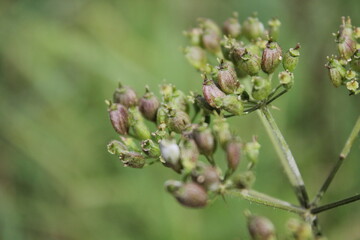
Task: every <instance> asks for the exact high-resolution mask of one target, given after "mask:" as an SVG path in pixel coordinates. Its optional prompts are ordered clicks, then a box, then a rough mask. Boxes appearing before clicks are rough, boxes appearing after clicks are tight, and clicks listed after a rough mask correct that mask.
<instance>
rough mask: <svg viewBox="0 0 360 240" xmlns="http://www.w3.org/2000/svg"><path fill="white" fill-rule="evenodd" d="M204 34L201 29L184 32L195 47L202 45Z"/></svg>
mask: <svg viewBox="0 0 360 240" xmlns="http://www.w3.org/2000/svg"><path fill="white" fill-rule="evenodd" d="M202 34H203V30H202V29H201V28H192V29H190V30H189V31H186V32H184V35H185V36H187V37H188V38H189V40H190V43H191V45H193V46H199V45H200V44H201V36H202Z"/></svg>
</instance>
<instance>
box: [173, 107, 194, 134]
mask: <svg viewBox="0 0 360 240" xmlns="http://www.w3.org/2000/svg"><path fill="white" fill-rule="evenodd" d="M168 117H169V118H168V127H169V129H170V130H171V131H173V132H176V133H182V132H183V131H184V130H185V129H186V128H188V127H189V126H190V124H191V120H190V117H189V115H188V114H187V113H186V112H183V111H181V110H177V109H171V110H170V112H169V115H168Z"/></svg>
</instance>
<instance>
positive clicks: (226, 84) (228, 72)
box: [217, 61, 240, 94]
mask: <svg viewBox="0 0 360 240" xmlns="http://www.w3.org/2000/svg"><path fill="white" fill-rule="evenodd" d="M217 83H218V85H219V87H220V89H221V90H222V91H223V92H225V93H227V94H231V93H234V92H235V91H237V90H238V89H239V87H240V82H239V81H238V80H237V76H236V72H235V69H234V67H233V66H232V65H231V64H230V63H224V62H223V61H222V62H221V63H220V66H219V71H218V74H217Z"/></svg>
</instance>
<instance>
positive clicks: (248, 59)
mask: <svg viewBox="0 0 360 240" xmlns="http://www.w3.org/2000/svg"><path fill="white" fill-rule="evenodd" d="M260 65H261V59H260V58H259V56H258V55H254V54H252V53H250V52H249V51H248V50H246V49H245V52H244V54H243V55H241V59H240V61H239V63H238V66H239V68H240V69H241V71H243V72H245V73H246V74H248V75H250V76H254V75H257V74H258V73H259V71H260Z"/></svg>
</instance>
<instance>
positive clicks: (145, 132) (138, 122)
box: [129, 107, 151, 140]
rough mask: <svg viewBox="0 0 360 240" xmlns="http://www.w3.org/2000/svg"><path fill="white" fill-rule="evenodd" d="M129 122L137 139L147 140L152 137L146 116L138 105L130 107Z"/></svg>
mask: <svg viewBox="0 0 360 240" xmlns="http://www.w3.org/2000/svg"><path fill="white" fill-rule="evenodd" d="M129 123H130V128H131V129H132V131H133V133H134V136H135V137H136V138H137V139H140V140H145V139H149V138H150V137H151V135H150V131H149V129H148V127H147V126H146V124H145V121H144V118H143V117H142V115H141V113H140V111H139V109H138V108H137V107H131V108H129Z"/></svg>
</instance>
